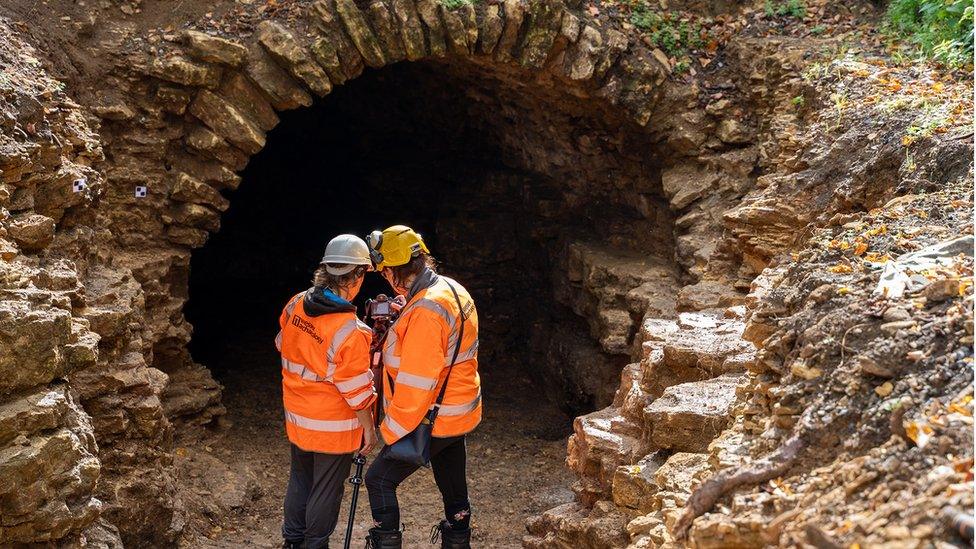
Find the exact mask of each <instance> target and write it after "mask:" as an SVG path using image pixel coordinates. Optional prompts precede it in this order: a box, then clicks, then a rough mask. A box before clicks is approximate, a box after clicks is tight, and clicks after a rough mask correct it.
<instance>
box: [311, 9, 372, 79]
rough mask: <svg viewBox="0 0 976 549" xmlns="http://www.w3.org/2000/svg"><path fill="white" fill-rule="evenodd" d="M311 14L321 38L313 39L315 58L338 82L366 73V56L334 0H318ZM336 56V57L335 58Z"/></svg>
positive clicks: (330, 76)
mask: <svg viewBox="0 0 976 549" xmlns="http://www.w3.org/2000/svg"><path fill="white" fill-rule="evenodd" d="M310 13H311V15H312V18H313V22H314V25H315V27H316V28H317V29H318V31H319V33H320V34H321V37H320V38H318V39H316V40H315V41H313V43H312V54H313V55H314V56H315V60H316V61H318V63H319V64H320V65H322V67H323V68H324V69H325V70H326V72H327V73H329V78H330V79H331V80H332V83H333V84H335V85H339V84H342V83H343V82H345V81H346V80H349V79H352V78H356V77H357V76H359V75H360V74H361V73H362V72H363V67H364V63H363V56H362V54H361V53H359V48H357V47H356V45H355V44H354V43H353V42H352V40H351V39H350V38H349V35H348V34H346V31H345V30H344V28H343V24H342V23H341V21H340V18H339V15H338V14H337V13H336V10H335V3H334V2H332V0H316V1H315V2H313V3H312V9H311V10H310ZM333 58H334V59H333Z"/></svg>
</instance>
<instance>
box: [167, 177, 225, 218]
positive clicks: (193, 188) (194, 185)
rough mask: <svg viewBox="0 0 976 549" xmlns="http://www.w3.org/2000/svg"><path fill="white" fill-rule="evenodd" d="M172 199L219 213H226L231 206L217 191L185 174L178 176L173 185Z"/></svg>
mask: <svg viewBox="0 0 976 549" xmlns="http://www.w3.org/2000/svg"><path fill="white" fill-rule="evenodd" d="M170 198H172V199H173V200H178V201H180V202H189V203H192V204H205V205H207V206H211V207H213V208H215V209H217V210H219V211H225V210H226V209H227V208H228V207H229V206H230V202H228V200H227V199H226V198H224V197H223V196H221V195H220V193H219V192H217V190H216V189H214V188H213V187H211V186H210V185H207V184H205V183H201V182H200V181H198V180H197V179H194V178H193V177H191V176H189V175H187V174H185V173H181V174H179V175H177V176H176V183H175V184H174V185H173V190H172V191H170Z"/></svg>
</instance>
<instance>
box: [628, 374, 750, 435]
mask: <svg viewBox="0 0 976 549" xmlns="http://www.w3.org/2000/svg"><path fill="white" fill-rule="evenodd" d="M743 380H744V376H743V375H742V374H725V375H722V376H719V377H717V378H713V379H707V380H704V381H693V382H690V383H682V384H680V385H673V386H671V387H668V388H667V389H665V390H664V394H662V395H661V396H660V397H658V398H657V399H655V400H654V402H652V403H651V404H650V405H649V406H648V407H646V408H645V409H644V417H645V418H646V421H647V423H648V424H649V425H651V442H653V443H654V444H655V445H656V446H659V447H661V448H668V449H671V450H675V451H678V452H697V453H702V452H706V451H707V450H708V445H709V443H710V442H712V440H714V439H715V438H716V437H717V436H718V435H719V434H720V433H721V432H722V431H723V430H724V429H725V428H726V427H727V426H728V425H729V422H730V418H731V414H732V406H733V404H734V403H735V400H736V395H735V392H736V391H735V390H736V387H737V386H738V385H739V384H740V383H742V382H743Z"/></svg>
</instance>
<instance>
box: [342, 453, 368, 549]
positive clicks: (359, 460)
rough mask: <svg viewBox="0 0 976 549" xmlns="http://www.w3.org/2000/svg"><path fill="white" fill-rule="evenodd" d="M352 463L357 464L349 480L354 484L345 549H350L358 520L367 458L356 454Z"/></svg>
mask: <svg viewBox="0 0 976 549" xmlns="http://www.w3.org/2000/svg"><path fill="white" fill-rule="evenodd" d="M352 462H353V463H355V464H356V472H355V473H353V475H352V478H350V479H349V483H350V484H352V507H351V508H350V509H349V521H348V522H347V523H346V540H345V542H344V544H343V547H344V549H349V545H350V544H351V543H352V525H353V522H355V520H356V504H357V503H359V487H360V486H362V484H363V465H365V464H366V456H364V455H362V454H356V457H354V458H353V460H352Z"/></svg>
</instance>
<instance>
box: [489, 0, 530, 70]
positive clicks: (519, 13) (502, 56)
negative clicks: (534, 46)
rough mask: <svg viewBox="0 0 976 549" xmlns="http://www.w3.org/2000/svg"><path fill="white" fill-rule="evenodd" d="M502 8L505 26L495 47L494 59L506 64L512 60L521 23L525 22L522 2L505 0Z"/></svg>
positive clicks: (520, 0) (519, 0)
mask: <svg viewBox="0 0 976 549" xmlns="http://www.w3.org/2000/svg"><path fill="white" fill-rule="evenodd" d="M502 8H503V9H504V13H505V25H504V27H503V28H502V34H501V36H500V37H499V38H498V45H497V46H496V47H495V59H497V60H498V61H501V62H507V61H510V60H511V59H512V55H513V50H514V49H515V47H516V46H517V45H518V39H519V35H520V32H521V29H522V23H523V22H524V21H525V3H524V2H523V1H522V0H505V2H504V3H503V4H502Z"/></svg>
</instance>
